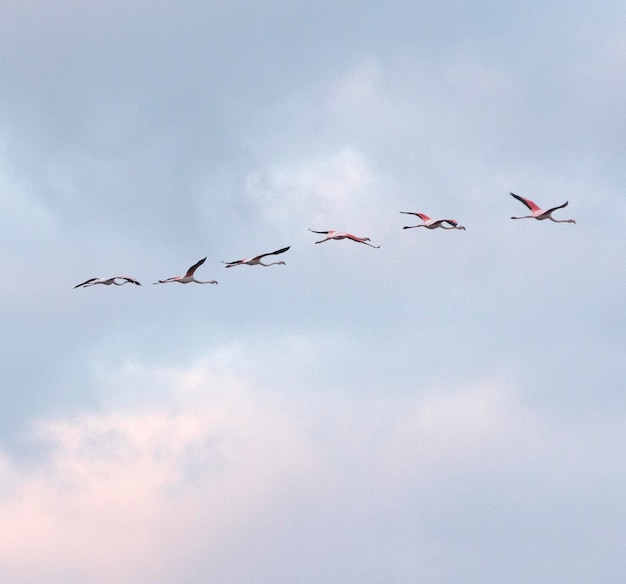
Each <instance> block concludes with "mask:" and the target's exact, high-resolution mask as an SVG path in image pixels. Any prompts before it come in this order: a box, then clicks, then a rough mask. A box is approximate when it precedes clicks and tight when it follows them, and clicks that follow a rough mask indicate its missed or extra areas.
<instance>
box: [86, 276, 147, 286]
mask: <svg viewBox="0 0 626 584" xmlns="http://www.w3.org/2000/svg"><path fill="white" fill-rule="evenodd" d="M117 280H124V281H123V282H117ZM96 284H104V285H105V286H110V285H111V284H115V285H116V286H123V285H124V284H135V285H137V286H141V284H140V283H139V282H137V280H135V279H134V278H129V277H128V276H113V277H112V278H90V279H89V280H86V281H85V282H83V283H82V284H76V286H74V288H87V286H95V285H96Z"/></svg>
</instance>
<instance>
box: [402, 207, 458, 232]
mask: <svg viewBox="0 0 626 584" xmlns="http://www.w3.org/2000/svg"><path fill="white" fill-rule="evenodd" d="M400 213H404V214H405V215H415V216H417V217H419V218H420V219H421V220H422V221H423V222H424V223H422V224H420V225H405V226H404V227H403V228H402V229H414V228H415V227H426V229H437V228H440V229H461V230H463V231H465V227H463V225H459V224H458V222H457V221H455V220H454V219H431V218H430V217H429V216H428V215H426V214H424V213H413V212H412V211H400Z"/></svg>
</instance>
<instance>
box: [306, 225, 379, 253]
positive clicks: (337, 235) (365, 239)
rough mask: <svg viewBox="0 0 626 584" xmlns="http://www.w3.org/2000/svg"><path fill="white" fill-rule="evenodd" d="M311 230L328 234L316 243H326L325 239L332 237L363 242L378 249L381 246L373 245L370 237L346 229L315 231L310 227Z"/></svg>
mask: <svg viewBox="0 0 626 584" xmlns="http://www.w3.org/2000/svg"><path fill="white" fill-rule="evenodd" d="M309 231H310V232H311V233H320V234H322V235H326V236H327V237H326V238H324V239H320V240H319V241H316V242H315V243H324V242H325V241H329V240H331V239H334V240H336V241H339V240H340V239H351V240H352V241H356V242H357V243H363V244H365V245H369V246H370V247H375V248H376V249H378V248H379V247H380V245H372V244H371V243H368V241H370V238H369V237H358V236H356V235H353V234H352V233H346V232H345V231H334V230H333V229H329V230H328V231H314V230H313V229H311V228H310V227H309Z"/></svg>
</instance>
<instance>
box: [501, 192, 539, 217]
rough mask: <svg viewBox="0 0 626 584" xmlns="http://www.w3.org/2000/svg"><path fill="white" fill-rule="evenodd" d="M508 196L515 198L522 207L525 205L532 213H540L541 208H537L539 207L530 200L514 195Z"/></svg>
mask: <svg viewBox="0 0 626 584" xmlns="http://www.w3.org/2000/svg"><path fill="white" fill-rule="evenodd" d="M509 194H510V195H511V196H512V197H515V198H516V199H517V200H518V201H520V202H521V203H524V205H526V206H527V207H528V208H529V209H530V210H531V211H532V212H533V213H534V212H535V211H541V207H539V205H537V204H535V203H533V202H532V201H531V200H530V199H525V198H524V197H520V196H519V195H516V194H515V193H509Z"/></svg>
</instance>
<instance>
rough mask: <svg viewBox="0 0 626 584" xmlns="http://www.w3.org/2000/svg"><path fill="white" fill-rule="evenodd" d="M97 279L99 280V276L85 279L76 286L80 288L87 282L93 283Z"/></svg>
mask: <svg viewBox="0 0 626 584" xmlns="http://www.w3.org/2000/svg"><path fill="white" fill-rule="evenodd" d="M96 280H98V278H89V280H85V281H84V282H83V283H82V284H76V286H74V288H80V287H81V286H84V285H85V284H92V283H93V282H95V281H96Z"/></svg>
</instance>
